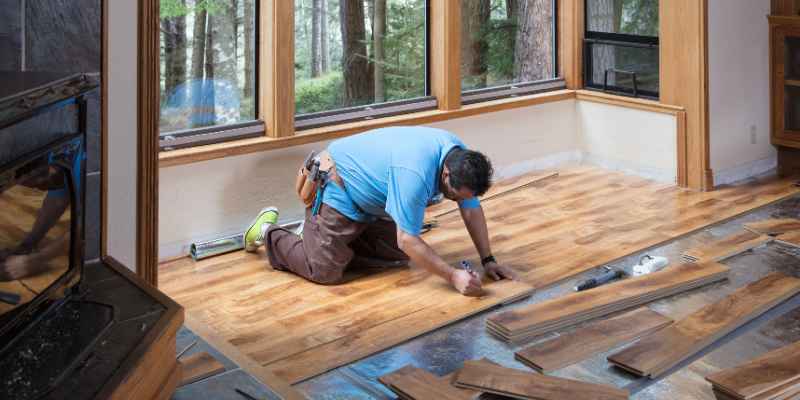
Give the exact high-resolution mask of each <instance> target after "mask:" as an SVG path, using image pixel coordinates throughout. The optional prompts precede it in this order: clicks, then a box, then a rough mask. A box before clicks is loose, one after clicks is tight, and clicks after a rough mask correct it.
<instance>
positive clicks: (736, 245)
mask: <svg viewBox="0 0 800 400" xmlns="http://www.w3.org/2000/svg"><path fill="white" fill-rule="evenodd" d="M770 241H772V237H771V236H768V235H764V234H761V233H755V232H752V231H749V230H742V231H741V232H738V233H736V234H733V235H730V236H726V237H724V238H722V239H720V240H717V241H714V242H711V243H709V244H707V245H703V246H700V247H696V248H693V249H690V250H688V251H686V252H685V253H683V255H682V256H681V258H682V259H683V261H684V262H704V261H722V260H724V259H726V258H728V257H733V256H735V255H737V254H739V253H744V252H745V251H748V250H751V249H754V248H756V247H758V246H761V245H764V244H767V243H769V242H770Z"/></svg>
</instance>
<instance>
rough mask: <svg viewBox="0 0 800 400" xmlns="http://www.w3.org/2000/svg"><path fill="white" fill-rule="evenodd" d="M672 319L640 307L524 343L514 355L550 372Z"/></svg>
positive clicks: (665, 324) (647, 331)
mask: <svg viewBox="0 0 800 400" xmlns="http://www.w3.org/2000/svg"><path fill="white" fill-rule="evenodd" d="M671 323H672V320H671V319H669V318H667V317H665V316H663V315H661V314H659V313H657V312H655V311H652V310H650V309H649V308H646V307H643V308H639V309H637V310H634V311H631V312H627V313H625V314H622V315H619V316H616V317H614V318H609V319H606V320H602V321H598V322H594V323H591V324H589V325H586V326H583V327H581V328H579V329H578V330H576V331H575V332H572V333H569V334H566V335H562V336H559V337H557V338H555V339H553V340H549V341H547V342H544V343H540V344H537V345H534V346H530V347H527V348H525V349H522V350H520V351H518V352H516V353H515V358H516V359H517V360H518V361H520V362H522V363H523V364H525V365H528V366H529V367H531V368H533V369H535V370H537V371H539V372H542V373H546V372H551V371H555V370H557V369H561V368H563V367H566V366H568V365H571V364H574V363H577V362H579V361H581V360H584V359H586V358H588V357H591V356H592V355H594V354H597V353H601V352H603V351H607V350H611V349H612V348H614V347H616V346H619V345H621V344H624V343H627V342H630V341H632V340H636V339H638V338H640V337H642V336H646V335H648V334H650V333H653V332H655V331H657V330H659V329H661V328H664V327H665V326H667V325H669V324H671Z"/></svg>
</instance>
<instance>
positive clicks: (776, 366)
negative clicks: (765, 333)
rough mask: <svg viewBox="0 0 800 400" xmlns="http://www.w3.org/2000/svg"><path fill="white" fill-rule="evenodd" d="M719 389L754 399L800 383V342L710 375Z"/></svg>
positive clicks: (715, 386) (709, 377) (711, 381)
mask: <svg viewBox="0 0 800 400" xmlns="http://www.w3.org/2000/svg"><path fill="white" fill-rule="evenodd" d="M706 380H707V381H709V382H710V383H711V384H712V385H713V386H714V388H715V389H717V390H721V391H723V392H726V393H729V394H730V395H733V396H736V397H741V398H743V399H751V398H755V397H758V396H762V395H764V394H765V393H767V392H769V391H772V390H774V389H776V388H779V387H782V386H786V385H787V384H790V386H794V385H797V384H798V383H800V342H795V343H793V344H791V345H788V346H785V347H781V348H779V349H776V350H773V351H770V352H768V353H766V354H764V355H762V356H760V357H757V358H755V359H753V360H751V361H748V362H746V363H744V364H742V365H739V366H737V367H734V368H729V369H725V370H722V371H720V372H717V373H715V374H713V375H709V376H707V377H706Z"/></svg>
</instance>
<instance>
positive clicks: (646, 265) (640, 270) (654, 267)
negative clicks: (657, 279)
mask: <svg viewBox="0 0 800 400" xmlns="http://www.w3.org/2000/svg"><path fill="white" fill-rule="evenodd" d="M667 264H669V260H668V259H667V257H661V256H656V257H653V256H651V255H649V254H645V255H644V256H642V258H640V259H639V263H638V264H636V265H634V266H633V276H641V275H647V274H650V273H653V272H656V271H658V270H661V269H662V268H664V267H666V266H667Z"/></svg>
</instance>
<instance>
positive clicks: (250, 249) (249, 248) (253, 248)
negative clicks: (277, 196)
mask: <svg viewBox="0 0 800 400" xmlns="http://www.w3.org/2000/svg"><path fill="white" fill-rule="evenodd" d="M270 211H275V213H276V214H278V207H265V208H262V209H261V211H259V212H258V214H256V217H255V218H253V222H251V223H250V227H249V228H247V230H246V231H244V233H243V234H242V241H243V242H244V250H245V251H246V252H248V253H254V252H255V251H256V250H258V248H259V247H261V245H255V246H249V245H248V244H247V232H250V229H253V227H254V226H255V225H256V222H258V219H259V218H261V216H262V215H263V214H264V213H268V212H270ZM275 222H276V223H277V221H275ZM262 244H263V243H262Z"/></svg>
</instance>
